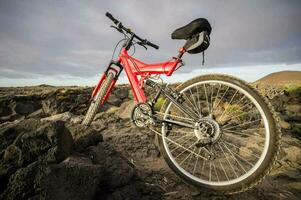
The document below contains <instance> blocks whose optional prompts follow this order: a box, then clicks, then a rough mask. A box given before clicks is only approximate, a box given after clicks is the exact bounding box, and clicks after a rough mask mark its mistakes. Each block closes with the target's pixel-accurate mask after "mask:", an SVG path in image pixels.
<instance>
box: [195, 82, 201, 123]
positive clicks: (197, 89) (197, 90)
mask: <svg viewBox="0 0 301 200" xmlns="http://www.w3.org/2000/svg"><path fill="white" fill-rule="evenodd" d="M195 88H196V92H197V97H198V107H199V110H200V111H201V114H202V110H201V105H200V103H201V102H200V95H199V88H198V86H196V87H195ZM200 117H201V116H200Z"/></svg>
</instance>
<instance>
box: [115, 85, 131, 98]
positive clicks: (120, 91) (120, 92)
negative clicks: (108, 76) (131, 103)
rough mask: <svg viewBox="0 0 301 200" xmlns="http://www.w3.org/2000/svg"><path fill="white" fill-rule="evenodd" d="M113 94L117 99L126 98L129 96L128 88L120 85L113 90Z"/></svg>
mask: <svg viewBox="0 0 301 200" xmlns="http://www.w3.org/2000/svg"><path fill="white" fill-rule="evenodd" d="M114 93H115V95H116V96H117V98H119V99H122V100H123V99H126V98H128V96H129V88H128V87H120V88H117V89H116V90H115V92H114Z"/></svg>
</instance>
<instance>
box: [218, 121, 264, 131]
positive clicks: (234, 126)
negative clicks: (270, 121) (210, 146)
mask: <svg viewBox="0 0 301 200" xmlns="http://www.w3.org/2000/svg"><path fill="white" fill-rule="evenodd" d="M260 120H261V119H257V120H254V121H249V122H245V123H242V124H238V125H235V126H230V127H227V128H225V129H224V128H223V129H222V130H223V131H225V130H228V129H232V128H235V127H238V126H242V125H247V124H251V123H254V122H258V121H260Z"/></svg>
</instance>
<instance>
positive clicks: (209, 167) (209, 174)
mask: <svg viewBox="0 0 301 200" xmlns="http://www.w3.org/2000/svg"><path fill="white" fill-rule="evenodd" d="M209 181H211V160H210V161H209Z"/></svg>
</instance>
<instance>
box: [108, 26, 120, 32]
mask: <svg viewBox="0 0 301 200" xmlns="http://www.w3.org/2000/svg"><path fill="white" fill-rule="evenodd" d="M110 27H112V28H115V29H116V30H117V31H118V32H120V33H123V31H122V29H120V28H118V27H117V26H113V25H111V26H110Z"/></svg>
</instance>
